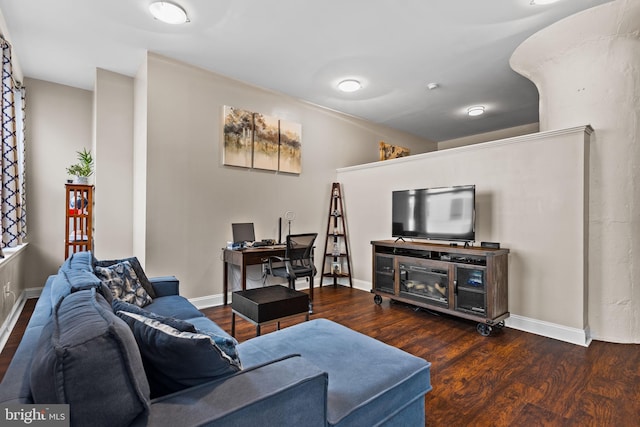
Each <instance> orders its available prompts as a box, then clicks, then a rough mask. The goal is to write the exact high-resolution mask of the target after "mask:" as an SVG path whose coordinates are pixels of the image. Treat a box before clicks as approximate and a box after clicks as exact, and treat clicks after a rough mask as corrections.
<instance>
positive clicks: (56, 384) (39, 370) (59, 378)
mask: <svg viewBox="0 0 640 427" xmlns="http://www.w3.org/2000/svg"><path fill="white" fill-rule="evenodd" d="M30 380H31V381H30V383H31V392H32V395H33V400H34V403H36V404H38V403H47V404H55V403H67V404H69V405H70V406H69V412H70V418H71V420H70V421H71V425H91V426H103V425H104V426H114V425H128V424H130V423H131V422H132V421H133V420H134V419H135V418H136V417H137V416H139V415H141V414H143V413H145V412H147V411H148V410H149V383H148V382H147V379H146V376H145V372H144V367H143V365H142V359H141V357H140V351H139V350H138V346H137V344H136V341H135V339H134V337H133V334H132V333H131V329H130V328H129V327H128V326H127V325H126V324H125V323H124V322H123V321H122V320H121V319H119V318H118V317H117V316H116V315H115V314H114V313H113V311H112V310H111V307H110V305H109V304H108V303H107V302H106V300H105V299H104V298H103V297H102V296H101V295H100V294H99V293H97V292H96V289H89V290H83V291H78V292H74V293H72V294H70V295H68V296H66V297H64V298H63V299H62V300H61V301H60V302H59V303H58V305H57V306H56V307H55V308H54V310H53V313H52V319H51V321H50V322H49V323H48V324H47V325H46V326H45V328H44V329H43V332H42V335H41V336H40V341H39V343H38V346H37V349H36V351H35V354H34V357H33V361H32V365H31V379H30Z"/></svg>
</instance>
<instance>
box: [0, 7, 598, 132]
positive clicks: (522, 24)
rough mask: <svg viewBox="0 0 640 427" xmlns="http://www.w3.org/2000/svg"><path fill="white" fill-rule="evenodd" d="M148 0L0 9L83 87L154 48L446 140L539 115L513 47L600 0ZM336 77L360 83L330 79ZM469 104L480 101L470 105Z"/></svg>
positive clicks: (27, 62) (53, 73)
mask: <svg viewBox="0 0 640 427" xmlns="http://www.w3.org/2000/svg"><path fill="white" fill-rule="evenodd" d="M151 1H152V0H82V1H80V0H56V1H52V0H0V11H2V14H3V15H4V18H5V21H6V23H7V27H8V31H9V34H8V36H9V37H10V38H11V40H12V44H13V46H14V49H15V52H16V57H17V60H18V62H19V64H20V66H21V68H22V70H23V73H24V75H25V76H27V77H31V78H36V79H41V80H47V81H52V82H56V83H61V84H65V85H69V86H74V87H79V88H84V89H92V88H93V83H94V76H95V70H96V68H103V69H106V70H110V71H114V72H117V73H121V74H125V75H129V76H133V75H134V74H135V73H136V71H137V69H138V67H139V66H140V64H142V62H143V61H144V58H145V52H146V51H152V52H156V53H159V54H162V55H165V56H168V57H171V58H175V59H178V60H181V61H184V62H187V63H190V64H193V65H196V66H199V67H203V68H205V69H208V70H211V71H214V72H216V73H219V74H222V75H225V76H229V77H232V78H234V79H237V80H240V81H244V82H247V83H250V84H253V85H257V86H260V87H263V88H267V89H270V90H274V91H277V92H281V93H285V94H288V95H291V96H293V97H295V98H298V99H302V100H306V101H308V102H311V103H314V104H318V105H322V106H325V107H328V108H331V109H334V110H337V111H341V112H344V113H348V114H351V115H354V116H358V117H362V118H365V119H368V120H370V121H373V122H377V123H381V124H385V125H388V126H391V127H394V128H397V129H401V130H405V131H407V132H409V133H412V134H415V135H418V136H422V137H424V138H427V139H431V140H433V141H442V140H447V139H453V138H458V137H463V136H468V135H473V134H477V133H482V132H488V131H492V130H498V129H504V128H508V127H512V126H518V125H523V124H529V123H535V122H537V121H538V92H537V90H536V88H535V86H534V85H533V84H532V83H531V82H530V81H528V80H527V79H525V78H524V77H522V76H520V75H518V74H516V73H515V72H514V71H512V70H511V69H510V67H509V58H510V56H511V54H512V53H513V51H514V50H515V49H516V47H517V46H518V45H519V44H520V43H522V41H524V40H525V39H526V38H527V37H529V36H530V35H532V34H534V33H535V32H537V31H538V30H540V29H541V28H544V27H546V26H548V25H550V24H551V23H553V22H555V21H558V20H559V19H562V18H564V17H566V16H568V15H571V14H573V13H576V12H579V11H581V10H584V9H587V8H590V7H593V6H596V5H599V4H602V3H606V2H608V1H610V0H560V1H558V2H557V3H555V4H552V5H546V6H542V5H539V6H535V5H530V1H531V0H393V1H392V0H323V1H318V2H311V1H304V0H174V2H175V3H178V4H180V5H182V6H183V7H184V8H185V9H186V10H187V13H188V15H189V18H190V20H191V22H190V23H188V24H185V25H182V26H171V25H167V24H163V23H161V22H159V21H156V20H154V19H153V18H152V17H151V16H150V15H149V13H148V5H149V4H150V3H151ZM344 78H356V79H358V80H360V81H361V82H362V84H363V89H362V90H360V91H359V92H355V93H350V94H347V93H340V92H339V91H338V90H337V89H336V84H337V83H338V82H339V81H340V80H342V79H344ZM431 82H435V83H438V84H439V85H440V88H438V89H436V90H429V89H427V84H428V83H431ZM476 104H482V105H485V106H486V110H487V112H486V114H484V115H483V116H479V117H475V118H470V117H468V116H467V115H466V109H467V108H468V107H469V106H471V105H476ZM240 107H241V106H240Z"/></svg>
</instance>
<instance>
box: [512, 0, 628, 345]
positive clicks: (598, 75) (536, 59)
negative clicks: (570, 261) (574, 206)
mask: <svg viewBox="0 0 640 427" xmlns="http://www.w3.org/2000/svg"><path fill="white" fill-rule="evenodd" d="M639 32H640V2H638V1H637V0H616V1H613V2H611V3H606V4H604V5H601V6H598V7H595V8H592V9H588V10H586V11H584V12H581V13H579V14H576V15H573V16H570V17H568V18H566V19H564V20H562V21H559V22H557V23H556V24H554V25H552V26H550V27H547V28H545V29H543V30H542V31H540V32H538V33H537V34H535V35H533V36H532V37H531V38H529V39H528V40H526V41H525V42H524V43H523V44H522V45H521V46H519V47H518V49H517V50H516V51H515V52H514V54H513V56H512V58H511V65H512V67H513V68H514V69H515V70H516V71H518V72H519V73H521V74H523V75H524V76H525V77H527V78H529V79H531V80H532V81H533V82H534V83H535V84H536V86H537V87H538V91H539V92H540V100H541V102H540V129H541V130H545V129H552V128H557V127H565V126H574V125H576V124H577V123H590V124H591V126H592V127H593V128H594V129H595V135H596V137H595V139H594V140H593V144H592V146H591V168H590V177H591V178H590V183H589V188H590V194H589V199H590V206H589V215H590V220H589V230H590V231H589V243H588V249H589V278H590V285H589V323H590V326H591V330H592V334H593V337H594V338H596V339H603V340H607V341H616V342H635V343H640V262H639V261H638V260H639V258H640V257H639V256H638V255H639V254H640V216H639V214H638V212H640V186H638V182H639V181H640V38H639V37H638V33H639Z"/></svg>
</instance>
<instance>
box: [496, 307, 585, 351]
mask: <svg viewBox="0 0 640 427" xmlns="http://www.w3.org/2000/svg"><path fill="white" fill-rule="evenodd" d="M505 326H507V327H509V328H513V329H518V330H520V331H524V332H529V333H531V334H536V335H541V336H543V337H547V338H553V339H556V340H559V341H564V342H568V343H571V344H576V345H581V346H583V347H589V344H591V336H590V333H589V328H588V327H587V328H586V329H578V328H570V327H568V326H564V325H558V324H556V323H550V322H545V321H544V320H537V319H531V318H528V317H524V316H518V315H517V314H512V315H511V316H510V317H509V318H508V319H506V320H505Z"/></svg>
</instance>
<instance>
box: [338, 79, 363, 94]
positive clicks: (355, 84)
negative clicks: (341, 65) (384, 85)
mask: <svg viewBox="0 0 640 427" xmlns="http://www.w3.org/2000/svg"><path fill="white" fill-rule="evenodd" d="M360 88H362V85H361V84H360V82H359V81H357V80H353V79H347V80H343V81H341V82H340V83H338V89H340V90H341V91H343V92H355V91H357V90H360Z"/></svg>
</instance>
